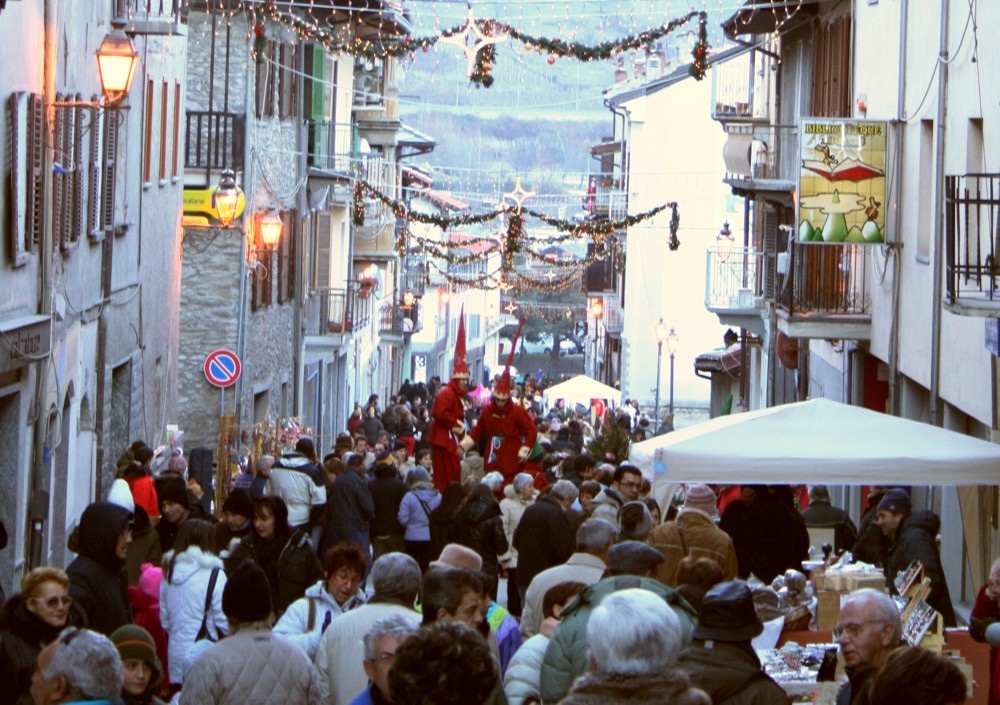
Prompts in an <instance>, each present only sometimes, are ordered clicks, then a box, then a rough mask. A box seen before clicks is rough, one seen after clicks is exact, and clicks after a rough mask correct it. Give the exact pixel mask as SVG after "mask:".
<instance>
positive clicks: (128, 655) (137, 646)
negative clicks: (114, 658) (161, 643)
mask: <svg viewBox="0 0 1000 705" xmlns="http://www.w3.org/2000/svg"><path fill="white" fill-rule="evenodd" d="M111 642H112V643H113V644H114V645H115V648H116V649H118V655H119V656H121V659H122V668H123V669H124V670H125V680H124V682H123V683H122V702H123V703H124V704H125V705H163V701H162V700H160V699H159V698H158V697H156V696H155V693H156V690H157V688H158V687H159V685H160V681H161V680H162V678H163V666H162V665H161V664H160V659H159V658H158V657H157V655H156V642H155V641H153V637H152V636H151V635H150V633H149V632H147V631H146V630H145V629H143V628H142V627H139V626H136V625H135V624H126V625H125V626H124V627H119V628H118V629H116V630H115V633H114V634H112V635H111Z"/></svg>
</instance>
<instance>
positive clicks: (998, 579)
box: [969, 559, 1000, 705]
mask: <svg viewBox="0 0 1000 705" xmlns="http://www.w3.org/2000/svg"><path fill="white" fill-rule="evenodd" d="M970 617H971V619H970V620H969V636H971V637H972V638H973V639H975V640H976V641H978V642H980V643H988V642H987V638H986V631H987V629H989V628H990V627H991V626H992V625H993V624H996V623H997V622H1000V559H997V560H995V561H993V565H992V566H991V567H990V574H989V575H988V576H987V579H986V584H985V585H983V586H982V587H980V588H979V592H978V593H977V594H976V602H975V604H974V605H973V606H972V614H971V615H970ZM994 629H995V627H994ZM989 686H990V689H989V691H988V700H987V705H1000V649H998V648H997V647H996V646H992V645H991V647H990V680H989Z"/></svg>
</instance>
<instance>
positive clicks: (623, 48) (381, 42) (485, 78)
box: [243, 0, 708, 88]
mask: <svg viewBox="0 0 1000 705" xmlns="http://www.w3.org/2000/svg"><path fill="white" fill-rule="evenodd" d="M243 7H249V8H254V9H253V12H254V16H255V18H257V21H258V22H260V21H261V19H262V18H263V17H265V16H266V17H267V18H268V19H270V20H272V21H274V22H277V23H280V24H283V25H285V26H287V27H290V28H291V29H293V30H294V31H295V32H296V33H297V34H298V35H299V36H300V37H302V38H303V39H306V40H308V41H313V42H317V43H319V44H321V45H323V47H324V48H325V49H326V50H327V51H329V52H330V53H332V54H340V53H346V54H351V55H352V56H357V57H362V58H365V59H385V58H389V57H395V58H399V57H403V56H406V55H412V54H414V53H415V52H417V51H424V52H426V51H428V50H429V49H430V48H431V47H433V46H435V45H436V44H437V43H438V42H440V41H441V39H443V38H445V37H457V36H461V35H462V34H464V33H467V32H469V31H470V24H471V23H472V22H474V23H475V24H476V27H477V29H478V30H479V31H480V32H481V33H482V34H484V35H486V36H495V37H499V36H502V35H506V36H509V37H510V38H512V39H514V40H517V41H520V42H522V43H523V44H524V47H525V49H527V50H529V51H536V52H538V53H543V54H548V55H549V57H550V62H551V60H554V59H555V58H556V57H566V58H574V59H577V60H579V61H598V60H603V59H608V58H611V57H613V56H615V55H617V54H622V53H624V52H627V51H631V50H633V49H639V48H641V47H646V48H651V47H652V46H653V43H654V42H656V41H657V40H658V39H661V38H663V37H665V36H667V35H669V34H671V33H672V32H674V31H675V30H677V29H678V28H680V27H683V26H684V25H686V24H688V23H689V22H690V21H691V20H692V19H694V18H695V17H697V18H698V29H697V36H698V39H697V41H696V42H695V46H694V48H693V49H692V51H691V56H692V63H691V67H690V69H689V71H690V73H691V75H692V76H693V77H694V78H695V79H697V80H701V79H703V78H704V77H705V73H706V71H707V70H708V62H707V58H708V36H707V30H706V25H707V17H708V15H707V13H706V12H705V11H703V10H702V11H693V12H690V13H688V14H687V15H685V16H682V17H678V18H676V19H673V20H671V21H669V22H665V23H664V24H662V25H660V26H659V27H654V28H650V29H646V30H643V31H642V32H639V33H638V34H632V35H628V36H626V37H622V38H620V39H617V40H614V41H605V42H601V43H599V44H597V45H587V44H582V43H580V42H568V41H564V40H562V39H559V38H554V39H553V38H548V37H538V36H534V35H531V34H528V33H526V32H523V31H521V30H520V29H518V28H516V27H513V26H511V25H509V24H507V23H505V22H499V21H497V20H492V19H485V20H479V19H470V20H466V21H465V22H464V23H462V24H461V25H458V26H456V27H453V28H451V29H446V30H444V31H443V32H441V34H440V35H438V36H436V37H435V36H427V37H410V36H402V37H399V36H392V37H382V36H378V37H377V38H375V39H369V38H360V37H353V38H345V37H343V36H342V35H340V34H338V33H337V32H336V31H334V30H331V29H328V28H326V27H322V26H320V25H318V24H315V23H313V22H309V21H307V20H305V19H303V18H301V17H298V16H297V15H294V14H292V13H288V12H281V11H279V10H278V9H277V8H276V7H275V6H274V4H273V0H267V1H266V2H265V3H264V4H255V3H253V2H250V0H246V2H244V3H243ZM255 26H256V25H255ZM254 31H255V32H256V30H254ZM495 62H496V45H495V44H486V45H484V46H483V48H482V49H479V50H478V51H476V56H475V62H474V64H473V67H472V69H471V71H470V73H469V79H470V80H471V81H472V82H473V83H475V84H476V85H477V86H480V85H482V86H484V87H487V88H488V87H490V86H491V85H493V73H492V72H493V66H494V63H495Z"/></svg>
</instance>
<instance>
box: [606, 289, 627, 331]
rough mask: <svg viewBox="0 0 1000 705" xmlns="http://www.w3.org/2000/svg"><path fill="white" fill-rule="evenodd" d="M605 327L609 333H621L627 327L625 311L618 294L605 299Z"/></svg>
mask: <svg viewBox="0 0 1000 705" xmlns="http://www.w3.org/2000/svg"><path fill="white" fill-rule="evenodd" d="M604 327H605V329H607V331H608V333H621V332H622V329H623V328H624V327H625V311H624V309H622V304H621V298H620V297H619V295H618V294H617V293H616V294H613V295H611V296H605V297H604Z"/></svg>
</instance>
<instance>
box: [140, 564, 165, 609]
mask: <svg viewBox="0 0 1000 705" xmlns="http://www.w3.org/2000/svg"><path fill="white" fill-rule="evenodd" d="M139 570H140V571H141V572H140V573H139V589H140V590H142V592H143V593H144V594H146V595H148V596H149V597H152V598H154V599H155V600H156V601H157V602H159V600H160V583H162V582H163V568H160V567H159V566H156V565H153V564H152V563H143V564H142V567H141V568H140V569H139Z"/></svg>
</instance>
